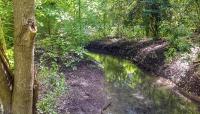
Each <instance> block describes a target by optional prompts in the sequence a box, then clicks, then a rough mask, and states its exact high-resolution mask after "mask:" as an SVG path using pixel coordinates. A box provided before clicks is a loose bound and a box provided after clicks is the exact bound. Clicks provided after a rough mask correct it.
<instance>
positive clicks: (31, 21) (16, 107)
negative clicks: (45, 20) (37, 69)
mask: <svg viewBox="0 0 200 114" xmlns="http://www.w3.org/2000/svg"><path fill="white" fill-rule="evenodd" d="M13 2H14V25H15V26H14V29H15V33H14V37H15V38H14V62H15V69H14V75H15V77H14V90H13V95H12V96H13V97H12V98H13V100H12V113H13V114H32V113H33V110H32V109H33V83H34V38H35V34H36V26H35V16H34V14H35V12H34V10H35V7H34V4H35V0H13Z"/></svg>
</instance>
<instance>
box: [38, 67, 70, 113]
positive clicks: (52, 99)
mask: <svg viewBox="0 0 200 114" xmlns="http://www.w3.org/2000/svg"><path fill="white" fill-rule="evenodd" d="M38 80H40V85H41V87H43V88H41V89H42V91H45V94H43V95H42V98H41V99H40V100H39V101H38V103H37V108H38V112H39V113H43V114H44V113H45V114H56V101H57V99H58V98H59V97H60V96H61V95H62V94H66V92H67V87H66V82H65V76H64V74H62V73H59V71H58V66H57V65H56V64H54V65H52V67H51V68H48V67H40V70H39V73H38Z"/></svg>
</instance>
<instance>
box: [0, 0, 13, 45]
mask: <svg viewBox="0 0 200 114" xmlns="http://www.w3.org/2000/svg"><path fill="white" fill-rule="evenodd" d="M12 8H13V5H12V1H11V0H0V18H1V20H2V25H3V32H4V37H5V39H6V43H7V47H8V48H11V47H12V46H13V34H14V29H13V28H14V26H13V9H12Z"/></svg>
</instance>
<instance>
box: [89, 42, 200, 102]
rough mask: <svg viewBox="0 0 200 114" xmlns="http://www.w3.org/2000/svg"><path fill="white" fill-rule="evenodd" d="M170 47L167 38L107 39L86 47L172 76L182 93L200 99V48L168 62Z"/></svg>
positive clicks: (199, 100) (157, 72) (171, 78)
mask: <svg viewBox="0 0 200 114" xmlns="http://www.w3.org/2000/svg"><path fill="white" fill-rule="evenodd" d="M167 47H168V43H167V42H166V41H164V40H159V41H152V40H143V41H128V40H125V39H106V40H98V41H93V42H91V43H89V44H88V45H87V46H86V49H88V50H89V51H92V52H95V53H101V54H106V55H113V56H117V57H120V58H124V59H127V60H130V61H132V62H133V63H134V64H136V65H137V66H139V67H140V68H141V69H143V70H144V71H147V72H149V73H152V74H154V75H156V76H159V77H163V78H165V79H169V80H170V81H172V82H173V83H174V84H175V85H176V87H175V88H176V89H177V90H179V92H180V93H181V94H183V95H184V96H186V97H188V98H190V99H191V100H193V101H195V102H200V97H199V96H200V76H199V74H198V73H197V72H198V69H197V68H196V66H195V65H194V64H193V62H194V61H195V59H196V58H197V56H198V53H200V48H199V47H192V48H191V53H189V54H183V55H182V56H181V57H180V58H177V59H175V60H173V61H172V62H171V63H169V64H166V63H165V51H166V50H167Z"/></svg>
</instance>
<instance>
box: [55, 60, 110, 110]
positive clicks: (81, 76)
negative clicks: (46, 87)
mask: <svg viewBox="0 0 200 114" xmlns="http://www.w3.org/2000/svg"><path fill="white" fill-rule="evenodd" d="M63 72H64V74H65V76H66V81H67V84H68V86H69V88H70V89H69V92H68V93H69V94H64V95H62V96H61V97H60V98H58V99H59V100H58V101H57V109H58V113H59V114H68V113H69V112H70V114H101V111H102V110H103V108H104V107H105V106H106V101H107V100H106V96H105V92H104V91H103V88H104V74H103V71H102V70H101V69H100V68H99V67H98V66H97V65H96V64H95V63H94V62H92V61H89V60H83V61H80V62H79V63H78V64H77V65H76V69H75V70H72V69H71V68H68V69H65V70H64V71H63Z"/></svg>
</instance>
